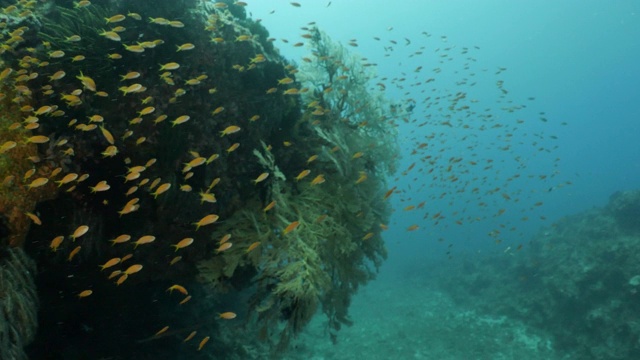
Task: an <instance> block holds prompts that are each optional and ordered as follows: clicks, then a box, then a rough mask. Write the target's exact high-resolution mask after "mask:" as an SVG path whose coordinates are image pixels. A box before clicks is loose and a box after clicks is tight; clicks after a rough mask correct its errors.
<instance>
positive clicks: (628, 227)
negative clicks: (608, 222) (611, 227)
mask: <svg viewBox="0 0 640 360" xmlns="http://www.w3.org/2000/svg"><path fill="white" fill-rule="evenodd" d="M607 211H609V212H611V213H612V214H613V216H614V218H615V219H616V221H617V222H618V225H619V226H620V228H621V229H622V230H623V231H625V232H630V233H637V232H640V190H629V191H618V192H616V193H615V194H613V195H611V197H610V198H609V204H607Z"/></svg>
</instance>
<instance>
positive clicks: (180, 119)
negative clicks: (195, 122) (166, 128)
mask: <svg viewBox="0 0 640 360" xmlns="http://www.w3.org/2000/svg"><path fill="white" fill-rule="evenodd" d="M189 119H191V117H190V116H189V115H182V116H179V117H178V118H177V119H175V120H173V121H172V122H171V125H172V126H176V125H180V124H184V123H186V122H187V121H189Z"/></svg>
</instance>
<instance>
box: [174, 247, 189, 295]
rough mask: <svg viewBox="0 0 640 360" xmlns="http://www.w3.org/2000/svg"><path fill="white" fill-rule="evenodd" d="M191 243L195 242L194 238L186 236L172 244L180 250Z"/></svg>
mask: <svg viewBox="0 0 640 360" xmlns="http://www.w3.org/2000/svg"><path fill="white" fill-rule="evenodd" d="M191 244H193V238H184V239H182V240H180V241H179V242H178V243H177V244H173V245H171V246H173V247H175V248H176V252H177V251H178V250H180V249H184V248H186V247H187V246H189V245H191ZM185 295H186V294H185Z"/></svg>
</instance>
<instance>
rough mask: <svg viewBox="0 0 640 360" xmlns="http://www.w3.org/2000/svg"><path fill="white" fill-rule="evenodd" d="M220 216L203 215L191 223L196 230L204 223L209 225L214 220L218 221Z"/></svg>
mask: <svg viewBox="0 0 640 360" xmlns="http://www.w3.org/2000/svg"><path fill="white" fill-rule="evenodd" d="M219 218H220V217H219V216H218V215H216V214H209V215H207V216H205V217H203V218H202V219H200V220H199V221H198V222H195V223H193V225H195V226H196V230H198V229H200V227H201V226H206V225H210V224H213V223H215V222H216V221H218V219H219Z"/></svg>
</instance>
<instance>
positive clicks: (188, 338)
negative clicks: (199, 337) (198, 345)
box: [182, 330, 198, 343]
mask: <svg viewBox="0 0 640 360" xmlns="http://www.w3.org/2000/svg"><path fill="white" fill-rule="evenodd" d="M197 333H198V332H197V331H195V330H194V331H192V332H191V334H189V335H188V336H187V337H186V338H184V340H182V342H183V343H186V342H187V341H189V340H191V339H193V337H194V336H196V334H197Z"/></svg>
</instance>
